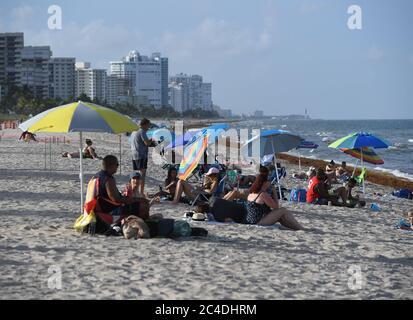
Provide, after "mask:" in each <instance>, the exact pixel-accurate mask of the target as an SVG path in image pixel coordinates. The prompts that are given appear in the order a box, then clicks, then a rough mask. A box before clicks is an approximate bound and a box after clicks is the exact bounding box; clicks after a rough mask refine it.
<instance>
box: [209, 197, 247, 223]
mask: <svg viewBox="0 0 413 320" xmlns="http://www.w3.org/2000/svg"><path fill="white" fill-rule="evenodd" d="M210 207H211V213H212V215H213V216H214V219H215V220H216V221H218V222H225V220H226V219H231V220H232V221H234V222H237V223H243V222H244V221H245V217H246V215H247V209H246V207H245V202H233V201H227V200H224V199H220V198H216V197H212V198H211V199H210Z"/></svg>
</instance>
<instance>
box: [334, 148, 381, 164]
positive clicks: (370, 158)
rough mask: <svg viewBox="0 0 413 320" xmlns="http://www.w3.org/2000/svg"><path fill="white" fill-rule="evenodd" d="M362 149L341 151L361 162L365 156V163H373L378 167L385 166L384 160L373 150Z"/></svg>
mask: <svg viewBox="0 0 413 320" xmlns="http://www.w3.org/2000/svg"><path fill="white" fill-rule="evenodd" d="M361 149H362V150H363V151H362V150H361ZM361 149H340V150H341V151H343V152H344V153H346V154H348V155H350V156H352V157H354V158H356V159H359V160H361V157H362V156H363V161H365V162H368V163H371V164H376V165H379V164H384V160H383V159H382V158H380V156H379V155H378V154H377V153H375V152H374V150H373V149H372V148H369V147H364V148H361Z"/></svg>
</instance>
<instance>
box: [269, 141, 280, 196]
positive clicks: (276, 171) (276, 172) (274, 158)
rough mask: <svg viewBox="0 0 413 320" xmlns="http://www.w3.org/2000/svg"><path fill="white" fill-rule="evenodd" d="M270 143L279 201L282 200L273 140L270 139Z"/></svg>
mask: <svg viewBox="0 0 413 320" xmlns="http://www.w3.org/2000/svg"><path fill="white" fill-rule="evenodd" d="M271 144H272V152H273V154H274V157H273V158H272V159H273V161H274V165H275V175H276V176H277V185H278V194H279V196H280V197H279V202H281V201H282V199H283V197H282V192H281V186H280V178H279V177H278V166H277V156H276V155H275V148H274V140H272V139H271Z"/></svg>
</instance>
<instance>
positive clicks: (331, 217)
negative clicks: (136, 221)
mask: <svg viewBox="0 0 413 320" xmlns="http://www.w3.org/2000/svg"><path fill="white" fill-rule="evenodd" d="M7 133H8V134H10V135H13V134H14V135H17V134H18V131H17V130H16V131H10V132H7ZM41 136H45V135H41ZM72 137H73V138H74V139H76V138H77V135H73V136H72ZM84 138H92V139H93V140H94V142H95V146H96V149H97V152H98V154H101V155H106V154H110V153H112V154H115V155H118V152H119V151H118V137H116V136H113V135H105V134H85V135H84ZM16 140H17V139H11V138H9V139H6V138H4V137H3V139H2V140H1V142H0V215H1V224H0V299H412V298H413V285H412V284H413V250H412V244H413V233H406V232H403V231H400V230H395V229H394V226H393V225H394V223H395V222H397V220H398V219H399V218H400V217H402V216H403V215H404V214H406V213H407V212H408V211H409V210H411V209H412V201H408V200H402V199H396V198H394V197H392V196H390V195H389V194H390V192H391V191H392V190H393V189H392V188H389V187H384V186H379V185H373V184H371V183H367V184H366V187H367V202H368V205H370V203H372V202H374V203H377V204H379V205H380V206H381V208H382V212H379V213H376V212H372V211H370V209H368V208H364V209H357V208H356V209H347V208H338V207H328V206H312V205H307V204H292V203H287V202H284V203H283V206H285V207H287V208H290V209H291V210H294V211H296V213H295V216H296V218H297V219H298V220H299V221H300V222H301V223H302V224H303V225H304V226H305V227H306V228H308V229H309V230H307V231H298V232H293V231H285V230H280V229H278V228H277V227H265V228H264V227H257V226H246V225H236V224H216V223H207V222H196V223H192V224H193V225H194V226H200V227H204V228H206V229H208V231H209V236H208V237H207V238H186V239H178V240H171V239H149V240H137V241H135V240H129V241H128V240H125V239H123V238H122V237H104V236H96V237H90V236H88V235H82V234H78V233H76V232H75V231H74V230H73V229H72V226H73V222H74V220H75V219H76V218H77V217H78V215H79V189H80V184H79V171H78V160H70V159H64V158H62V157H61V156H60V153H61V152H63V151H76V148H77V144H74V143H75V141H74V140H73V141H72V143H71V144H53V145H52V157H51V160H52V163H51V164H52V166H51V168H52V170H51V171H48V170H44V154H45V145H44V144H43V143H38V144H36V143H30V144H27V143H21V142H17V141H16ZM47 161H49V153H48V151H47ZM122 162H123V167H122V175H116V179H117V182H118V186H119V187H123V185H124V184H125V183H126V181H127V175H128V174H129V173H130V171H131V157H130V151H129V146H128V142H127V140H126V139H123V155H122ZM99 168H100V161H94V160H85V173H86V181H88V179H89V178H90V177H91V175H92V174H94V173H95V172H97V171H98V170H99ZM250 170H252V168H250ZM296 170H297V167H296V166H294V165H288V172H289V176H290V174H291V173H293V172H294V171H296ZM148 175H149V177H150V178H148V179H147V191H149V192H156V191H157V187H158V185H160V184H162V181H163V179H164V178H165V171H164V170H162V169H160V167H159V166H158V165H154V164H150V165H149V170H148ZM284 184H285V185H286V186H287V187H292V186H296V185H298V184H299V182H297V180H294V179H292V178H288V179H286V180H285V181H284ZM302 184H304V183H302ZM374 192H376V193H381V194H386V195H387V196H385V197H384V196H375V195H374ZM188 209H189V207H188V206H187V205H183V204H182V205H178V206H173V205H171V204H165V203H161V204H159V205H156V206H154V207H153V208H152V210H151V212H152V213H162V214H163V215H164V216H165V217H172V218H176V219H179V218H181V217H182V216H183V214H184V213H185V212H186V211H187V210H188ZM358 271H361V273H360V274H359V273H358ZM354 272H355V273H354ZM59 277H60V279H61V287H60V285H59V284H60V282H59V281H55V280H56V279H59Z"/></svg>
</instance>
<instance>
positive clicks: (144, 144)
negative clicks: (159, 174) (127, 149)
mask: <svg viewBox="0 0 413 320" xmlns="http://www.w3.org/2000/svg"><path fill="white" fill-rule="evenodd" d="M150 125H151V122H150V121H149V120H148V119H146V118H143V119H142V120H141V122H140V129H139V130H138V131H135V132H133V133H132V136H131V149H132V164H133V170H134V171H139V173H140V174H141V181H140V189H141V190H140V193H141V194H144V191H145V177H146V169H147V168H148V154H149V147H155V146H156V143H155V141H153V140H150V139H149V138H148V136H147V134H146V133H147V132H148V130H149V127H150Z"/></svg>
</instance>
